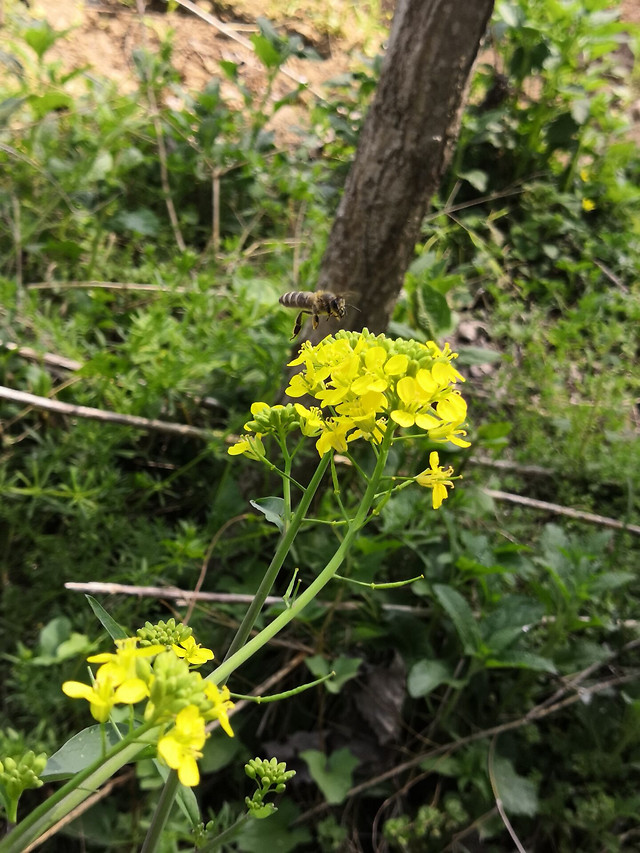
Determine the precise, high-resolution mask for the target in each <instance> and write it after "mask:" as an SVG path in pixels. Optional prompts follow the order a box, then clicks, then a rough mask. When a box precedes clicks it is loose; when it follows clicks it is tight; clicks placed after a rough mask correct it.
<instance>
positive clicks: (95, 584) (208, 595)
mask: <svg viewBox="0 0 640 853" xmlns="http://www.w3.org/2000/svg"><path fill="white" fill-rule="evenodd" d="M64 587H65V589H70V590H72V591H73V592H85V593H88V594H91V595H93V594H98V593H102V594H104V595H137V596H139V597H141V598H172V599H175V600H176V602H177V604H178V605H179V606H180V605H185V604H188V602H189V600H190V599H191V598H195V599H196V601H211V602H214V603H216V602H217V603H218V604H251V602H252V601H253V599H254V597H255V596H253V595H246V594H244V593H239V592H238V593H236V592H197V593H196V592H192V591H191V590H189V589H178V588H177V587H175V586H132V585H130V584H123V583H102V582H101V581H89V582H87V583H78V582H76V581H68V582H67V583H65V585H64ZM265 604H267V605H271V604H282V596H276V595H269V596H267V598H266V600H265ZM318 604H319V605H320V606H321V607H333V608H334V609H335V610H341V611H342V610H357V609H358V608H359V607H360V603H359V602H357V601H343V602H341V603H340V604H336V603H335V602H334V601H327V602H323V601H319V602H318ZM382 610H387V611H393V612H394V613H412V614H414V615H418V616H424V615H428V614H429V613H430V612H431V611H430V610H429V609H427V608H424V607H412V606H411V605H409V604H386V603H385V604H383V605H382Z"/></svg>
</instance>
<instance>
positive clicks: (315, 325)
mask: <svg viewBox="0 0 640 853" xmlns="http://www.w3.org/2000/svg"><path fill="white" fill-rule="evenodd" d="M319 322H320V316H319V315H318V314H314V315H313V317H312V318H311V325H312V326H313V328H314V329H317V328H318V323H319Z"/></svg>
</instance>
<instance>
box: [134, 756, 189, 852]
mask: <svg viewBox="0 0 640 853" xmlns="http://www.w3.org/2000/svg"><path fill="white" fill-rule="evenodd" d="M179 784H180V783H179V780H178V774H177V773H176V771H175V770H171V772H170V773H169V775H168V776H167V780H166V782H165V783H164V787H163V789H162V793H161V794H160V799H159V800H158V804H157V805H156V809H155V812H154V813H153V818H152V819H151V825H150V826H149V829H148V831H147V837H146V838H145V840H144V844H143V845H142V850H141V851H140V853H152V851H153V850H155V849H156V848H157V846H158V844H159V842H160V836H161V835H162V830H163V829H164V827H165V824H166V822H167V818H168V817H169V812H170V811H171V806H172V805H173V801H174V800H175V798H176V792H177V790H178V785H179Z"/></svg>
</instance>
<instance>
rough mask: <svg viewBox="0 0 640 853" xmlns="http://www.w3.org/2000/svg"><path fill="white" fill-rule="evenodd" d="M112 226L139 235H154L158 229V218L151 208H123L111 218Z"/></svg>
mask: <svg viewBox="0 0 640 853" xmlns="http://www.w3.org/2000/svg"><path fill="white" fill-rule="evenodd" d="M113 225H114V228H116V229H118V230H120V231H133V232H134V233H135V234H138V235H140V236H141V237H156V236H157V235H158V233H159V231H160V220H159V219H158V217H157V216H156V215H155V213H153V212H152V211H151V210H147V209H146V208H144V207H141V208H138V210H123V211H121V212H120V213H118V214H117V215H116V216H114V218H113Z"/></svg>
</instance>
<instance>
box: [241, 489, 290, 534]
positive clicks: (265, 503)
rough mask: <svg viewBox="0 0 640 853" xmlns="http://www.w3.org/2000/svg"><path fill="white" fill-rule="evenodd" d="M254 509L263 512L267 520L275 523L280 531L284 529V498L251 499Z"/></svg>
mask: <svg viewBox="0 0 640 853" xmlns="http://www.w3.org/2000/svg"><path fill="white" fill-rule="evenodd" d="M249 503H250V504H251V506H252V507H253V508H254V509H257V510H258V512H261V513H262V514H263V515H264V517H265V518H266V520H267V521H269V522H270V523H271V524H275V526H276V527H277V528H278V530H279V531H280V532H282V531H283V530H284V500H283V499H282V498H276V497H270V498H258V500H256V501H249Z"/></svg>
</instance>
